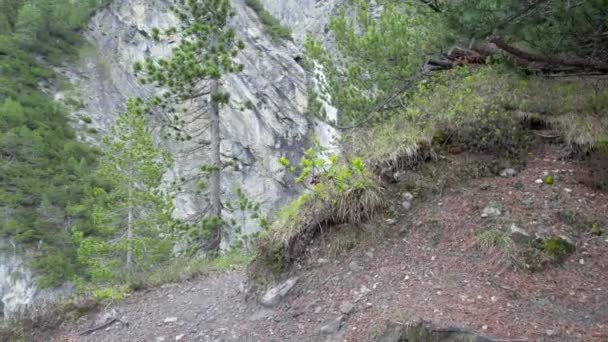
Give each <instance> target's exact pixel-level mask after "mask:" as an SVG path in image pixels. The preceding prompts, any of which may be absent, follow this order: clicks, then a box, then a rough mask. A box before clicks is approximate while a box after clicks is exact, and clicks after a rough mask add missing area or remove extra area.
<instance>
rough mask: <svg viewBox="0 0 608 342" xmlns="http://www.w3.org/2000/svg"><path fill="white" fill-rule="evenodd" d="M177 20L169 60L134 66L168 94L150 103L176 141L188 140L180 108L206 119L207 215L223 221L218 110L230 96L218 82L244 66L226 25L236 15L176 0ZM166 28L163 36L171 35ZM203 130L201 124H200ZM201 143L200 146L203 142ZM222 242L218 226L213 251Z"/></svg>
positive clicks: (215, 0) (201, 0)
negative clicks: (178, 27) (187, 105)
mask: <svg viewBox="0 0 608 342" xmlns="http://www.w3.org/2000/svg"><path fill="white" fill-rule="evenodd" d="M171 9H172V10H173V12H175V14H176V15H177V16H178V17H179V19H180V20H181V25H182V27H181V31H180V32H181V35H182V40H181V42H180V43H179V45H178V46H177V47H176V48H174V49H173V54H172V56H171V57H170V58H168V59H159V60H152V59H147V60H146V61H145V63H144V64H143V65H142V64H141V63H136V64H135V65H134V69H135V72H136V73H142V74H143V75H142V78H141V80H142V81H143V82H150V83H154V84H156V85H157V86H159V87H165V88H167V89H168V90H169V91H168V92H166V93H165V94H164V95H163V96H162V97H155V98H154V99H153V100H152V103H153V104H156V105H160V109H161V111H162V112H163V113H164V114H165V119H166V123H167V124H168V126H169V127H171V128H172V129H173V130H174V132H175V135H174V137H175V138H177V139H178V140H186V139H188V140H189V139H191V137H190V136H189V135H188V134H186V133H184V132H183V130H182V128H181V124H182V123H183V119H182V118H181V117H180V112H179V111H178V109H177V108H178V107H179V106H182V108H183V105H184V104H185V103H186V101H189V103H193V104H194V106H195V112H196V114H197V117H198V118H199V120H208V121H209V130H210V143H209V150H210V165H206V166H203V170H204V171H206V172H208V173H209V195H208V196H209V203H210V208H211V209H210V210H209V211H208V214H210V215H211V216H212V217H215V218H217V219H220V220H221V216H222V203H221V189H220V173H221V169H222V163H221V156H220V143H221V136H220V126H221V123H220V120H221V118H220V110H221V107H222V106H223V105H226V104H227V103H228V101H229V94H227V93H225V92H224V91H223V90H222V87H221V82H220V79H221V77H222V76H223V75H226V74H228V73H234V72H239V71H241V70H242V68H243V66H242V65H240V64H237V63H236V62H235V59H234V58H235V57H236V55H237V53H238V51H239V50H240V49H242V48H243V47H244V44H243V42H242V41H238V40H237V39H236V37H235V32H234V30H233V29H232V28H231V27H229V25H228V22H227V21H228V19H229V17H231V16H233V15H234V13H233V12H232V9H231V8H230V5H229V1H228V0H186V1H175V4H174V6H172V7H171ZM174 32H175V29H169V30H167V32H165V33H166V34H172V33H174ZM152 37H153V38H155V39H160V33H159V30H158V29H156V30H153V32H152ZM200 126H203V125H200ZM204 143H205V142H201V144H204ZM221 240H222V228H221V225H218V227H217V228H215V232H214V233H213V241H212V248H213V249H217V248H218V247H219V244H220V242H221Z"/></svg>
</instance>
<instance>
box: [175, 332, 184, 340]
mask: <svg viewBox="0 0 608 342" xmlns="http://www.w3.org/2000/svg"><path fill="white" fill-rule="evenodd" d="M184 336H186V335H185V334H181V335H177V336H175V340H176V341H181V340H182V339H183V338H184Z"/></svg>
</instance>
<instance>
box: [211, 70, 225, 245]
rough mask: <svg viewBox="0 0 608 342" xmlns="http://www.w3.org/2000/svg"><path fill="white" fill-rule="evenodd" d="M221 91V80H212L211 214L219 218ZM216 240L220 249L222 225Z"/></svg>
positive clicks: (220, 216) (220, 210)
mask: <svg viewBox="0 0 608 342" xmlns="http://www.w3.org/2000/svg"><path fill="white" fill-rule="evenodd" d="M219 92H220V87H219V80H212V81H211V98H212V100H211V110H210V111H209V118H210V121H211V127H210V129H211V166H212V168H213V169H212V171H211V175H210V177H209V199H210V201H211V215H214V216H216V217H218V218H220V219H221V218H222V202H221V197H220V196H221V188H220V171H221V168H222V165H221V159H220V158H221V155H220V143H221V137H220V108H219V103H217V101H214V100H213V99H214V98H215V97H217V95H218V94H219ZM216 230H217V231H216V237H215V238H216V241H215V244H216V245H215V246H214V248H216V249H219V245H220V243H221V241H222V228H221V225H220V226H219V227H217V228H216Z"/></svg>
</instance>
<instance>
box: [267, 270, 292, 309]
mask: <svg viewBox="0 0 608 342" xmlns="http://www.w3.org/2000/svg"><path fill="white" fill-rule="evenodd" d="M297 281H298V278H296V277H294V278H290V279H287V280H286V281H285V282H284V283H282V284H280V285H279V286H275V287H273V288H271V289H269V290H268V291H266V293H264V295H263V296H262V299H260V303H261V304H262V305H264V306H266V307H273V306H276V305H277V304H279V303H280V302H281V299H283V298H284V297H285V296H286V295H287V293H288V292H289V291H290V290H291V289H292V288H293V287H294V286H295V285H296V283H297Z"/></svg>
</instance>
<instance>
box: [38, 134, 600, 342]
mask: <svg viewBox="0 0 608 342" xmlns="http://www.w3.org/2000/svg"><path fill="white" fill-rule="evenodd" d="M558 155H559V153H558V151H557V148H556V147H555V148H554V147H551V146H547V147H544V148H542V149H539V150H538V151H536V152H535V153H534V154H533V155H531V156H530V158H529V160H528V163H527V166H526V167H525V169H523V170H521V171H520V172H519V173H518V174H517V175H516V176H515V177H486V178H478V179H472V180H469V181H462V182H460V183H458V182H455V183H454V182H452V184H451V185H448V186H446V187H445V188H444V189H443V190H442V191H440V193H436V194H434V195H431V196H429V197H427V198H426V199H425V200H424V201H423V200H417V199H414V206H413V208H412V209H411V210H409V211H407V212H401V213H399V215H398V216H397V218H396V222H394V223H393V222H390V221H389V222H387V221H386V218H383V219H382V220H379V221H378V222H377V223H374V224H368V225H366V226H365V227H360V228H359V229H360V230H361V231H363V232H371V231H374V233H376V234H369V235H374V236H375V237H374V238H372V237H369V238H365V239H363V241H362V242H360V243H359V244H358V245H357V246H355V247H353V248H352V249H350V250H348V251H342V252H340V253H337V255H328V253H327V251H328V250H332V246H333V247H335V246H336V245H340V244H342V243H343V241H344V235H343V233H344V230H346V229H352V228H348V227H343V228H342V232H337V233H335V234H333V235H334V236H333V237H327V238H325V239H323V240H324V241H323V242H317V243H315V244H313V245H312V246H311V248H310V253H309V255H308V257H307V258H306V261H303V262H302V263H301V264H300V265H296V269H297V271H296V275H297V276H298V277H299V281H298V283H297V284H296V286H295V287H294V289H293V290H292V291H291V292H290V294H289V295H288V296H287V297H286V298H285V299H284V300H283V301H282V302H281V303H280V304H279V305H278V306H277V307H275V308H274V309H263V308H261V307H259V306H257V305H255V304H252V303H246V302H245V301H244V295H243V293H242V292H241V291H240V286H241V285H240V284H241V282H242V281H243V279H244V278H243V275H242V274H241V273H239V272H235V273H226V274H212V275H208V276H203V277H200V278H198V279H196V280H193V281H191V282H185V283H182V284H175V285H171V286H164V287H161V288H157V289H152V290H149V291H147V292H139V293H135V294H134V295H132V296H130V297H129V298H128V299H126V300H124V301H123V302H121V303H118V304H116V305H114V306H112V307H110V308H107V309H106V311H108V310H112V309H115V310H117V312H118V317H122V318H124V319H123V320H124V321H126V322H128V323H129V325H128V327H127V326H123V325H122V324H119V323H116V324H114V325H112V326H110V328H109V329H107V330H106V329H103V330H100V331H97V332H95V333H94V334H91V335H89V336H86V337H84V336H78V334H77V333H78V332H81V331H84V330H86V329H87V328H89V327H91V326H94V325H95V322H94V315H91V317H85V318H83V319H82V320H80V321H78V322H75V323H72V324H68V325H66V326H64V327H63V328H62V329H61V330H60V331H57V332H55V333H54V335H53V336H54V338H53V339H52V340H53V341H157V340H159V341H160V340H162V338H161V337H166V339H165V340H166V341H175V340H176V337H181V335H182V334H183V335H184V336H183V337H181V339H180V340H181V341H324V340H331V341H368V340H370V338H371V336H372V335H373V334H375V333H378V332H379V329H381V327H382V323H383V322H385V321H386V320H395V321H411V320H417V319H424V320H428V321H432V322H433V323H435V324H437V325H438V326H460V327H464V328H466V329H469V330H472V331H475V332H478V333H480V334H482V335H486V336H497V337H501V338H525V339H528V340H530V341H608V295H607V292H608V236H607V235H608V195H607V194H606V193H598V192H594V191H593V190H591V189H590V188H588V187H586V186H585V185H582V184H581V183H580V181H579V180H578V178H579V177H578V176H579V175H580V174H581V173H582V172H585V170H582V169H581V168H582V165H581V164H579V163H578V162H574V161H560V160H557V159H555V158H556V156H558ZM464 159H466V156H464V155H460V156H447V157H446V158H445V159H444V160H443V161H442V162H441V166H442V168H443V169H444V171H450V169H451V168H454V169H455V168H457V167H458V165H459V163H462V161H463V160H464ZM545 171H548V172H549V173H551V174H553V175H554V179H555V181H554V184H552V185H544V184H542V185H541V184H537V183H535V180H536V179H538V178H540V177H542V176H543V174H544V172H545ZM400 186H403V184H395V185H394V187H393V189H392V190H394V191H393V192H394V193H400V191H401V189H399V187H400ZM527 198H532V199H533V200H532V201H527V200H526V199H527ZM526 201H527V202H526ZM490 202H496V203H498V205H499V207H500V208H501V211H502V215H501V216H499V217H497V218H481V216H480V213H481V211H482V209H483V208H484V207H485V206H487V205H488V203H490ZM394 206H395V207H400V203H398V201H395V205H394ZM512 223H515V224H517V225H518V226H520V227H522V228H524V229H526V230H528V231H529V232H531V233H534V232H540V233H543V234H563V235H566V236H567V237H569V238H570V239H571V240H572V241H574V243H575V245H576V251H575V252H574V253H573V254H571V255H569V256H568V258H567V259H566V260H565V261H564V262H563V263H562V264H561V265H551V266H550V267H548V269H546V270H544V271H542V272H536V273H531V272H529V271H525V270H522V269H518V268H516V267H513V266H512V264H511V263H510V262H509V261H508V259H507V258H505V257H504V256H502V255H501V254H500V253H499V251H498V250H497V249H496V250H490V251H483V250H482V249H481V248H480V246H479V243H478V240H477V238H476V237H477V235H478V234H479V232H481V231H483V230H485V229H490V228H499V229H508V228H509V226H510V225H511V224H512ZM589 223H595V224H597V225H598V227H600V228H601V229H602V230H603V232H604V235H602V236H597V235H593V234H591V232H590V231H589V230H588V229H586V228H585V227H587V226H588V225H589ZM378 232H382V233H381V234H378ZM360 235H361V234H360ZM377 235H381V237H378V236H377ZM320 258H322V259H326V260H327V261H325V260H320ZM352 262H355V263H356V264H357V265H355V266H358V267H353V265H351V263H352ZM356 268H360V269H359V270H354V271H353V269H356ZM343 301H347V302H350V303H352V304H353V305H354V310H353V311H352V312H351V313H350V314H347V315H344V314H342V313H341V312H340V304H341V303H342V302H343ZM338 316H344V320H343V322H342V327H341V329H340V331H338V332H337V333H335V334H333V335H330V336H322V335H321V334H320V333H319V327H320V326H321V325H322V324H323V322H326V321H327V320H329V319H333V318H336V317H338ZM168 317H177V322H175V323H163V321H164V320H165V319H166V318H168ZM38 338H39V340H40V341H48V336H38Z"/></svg>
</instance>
